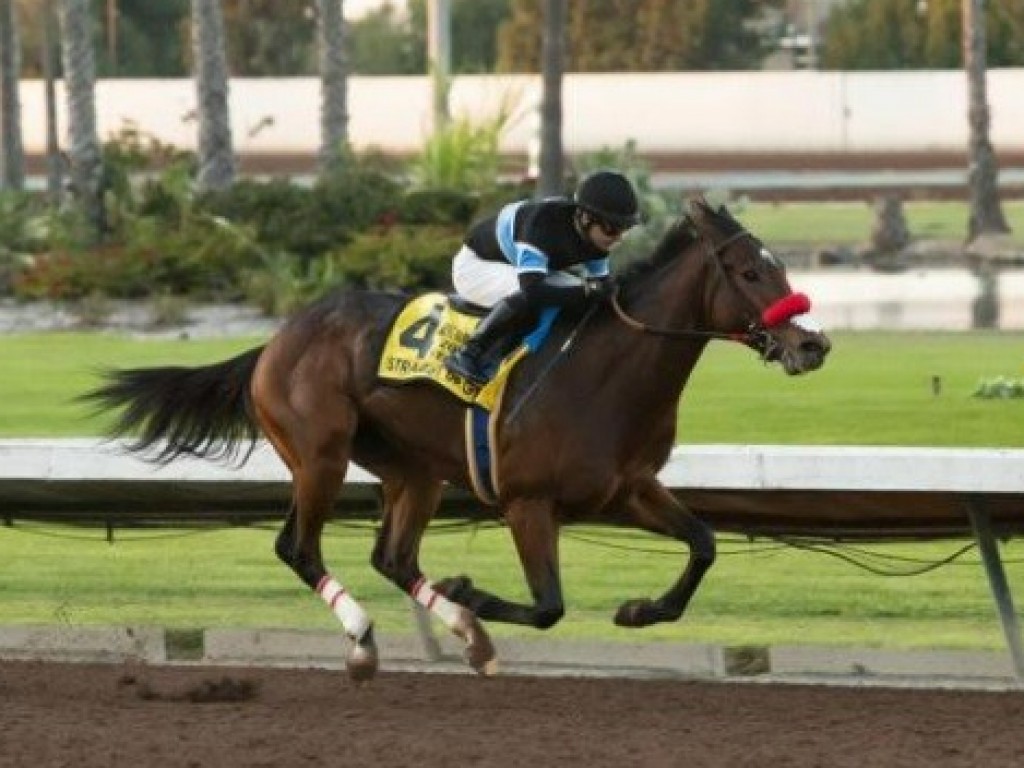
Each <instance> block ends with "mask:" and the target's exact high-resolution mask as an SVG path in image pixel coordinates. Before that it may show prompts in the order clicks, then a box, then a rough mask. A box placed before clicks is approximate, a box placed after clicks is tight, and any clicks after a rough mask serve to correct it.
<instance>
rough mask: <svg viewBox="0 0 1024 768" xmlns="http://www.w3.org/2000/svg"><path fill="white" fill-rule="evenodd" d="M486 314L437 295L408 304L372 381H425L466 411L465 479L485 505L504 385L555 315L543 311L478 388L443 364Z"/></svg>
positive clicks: (490, 499)
mask: <svg viewBox="0 0 1024 768" xmlns="http://www.w3.org/2000/svg"><path fill="white" fill-rule="evenodd" d="M486 313H487V310H486V309H485V308H483V307H480V306H478V305H476V304H472V303H470V302H467V301H465V300H463V299H460V298H458V297H456V296H446V295H444V294H442V293H428V294H424V295H423V296H418V297H416V298H414V299H412V300H411V301H409V303H408V304H406V305H405V307H404V308H403V309H402V311H401V312H399V314H398V317H396V318H395V321H394V323H393V324H392V326H391V330H390V331H389V332H388V336H387V339H386V341H385V343H384V350H383V352H382V353H381V356H380V362H379V364H378V366H377V376H378V378H380V379H383V380H385V381H391V382H396V383H403V382H412V381H430V382H433V383H434V384H437V385H438V386H440V387H442V388H443V389H445V390H447V391H448V392H450V393H451V394H453V395H455V397H457V398H459V400H461V401H462V402H464V403H465V404H466V405H467V406H468V407H467V410H466V423H465V430H466V454H467V456H466V461H467V464H468V467H469V475H470V478H471V479H472V481H473V489H474V491H475V492H476V494H477V496H478V497H479V498H480V499H481V500H482V501H483V502H484V503H486V504H494V503H495V499H496V497H497V492H496V489H497V487H498V482H497V467H496V466H495V465H494V463H492V462H491V450H490V446H491V444H492V443H493V441H494V438H495V435H496V425H497V416H498V415H499V414H500V412H501V398H502V394H503V392H504V389H505V384H506V382H507V381H508V376H509V374H510V373H511V371H512V369H513V368H514V367H515V366H516V364H517V363H518V362H519V361H520V360H522V359H523V358H524V357H525V356H526V355H527V354H529V353H530V352H531V351H535V350H537V349H539V348H540V346H541V344H542V343H543V342H544V340H545V339H546V338H547V336H548V334H549V333H550V330H551V325H552V324H553V323H554V320H555V317H556V316H557V314H558V313H557V310H556V309H550V310H544V312H543V313H542V314H541V318H540V321H539V323H538V325H537V328H536V329H534V330H533V331H532V332H531V333H530V334H528V335H527V336H526V338H524V339H523V341H522V343H519V344H516V345H515V347H514V349H512V351H511V352H510V353H509V354H507V355H506V356H505V358H504V359H503V360H502V362H501V364H500V365H499V367H498V371H497V373H495V375H494V377H493V378H492V379H491V380H490V381H489V382H487V384H485V385H484V386H483V387H479V386H477V385H475V384H472V383H471V382H468V381H466V380H465V379H463V378H462V377H461V376H457V375H455V374H453V373H451V372H450V371H449V370H448V369H447V368H445V367H444V364H443V361H444V359H445V358H446V357H447V356H448V355H449V354H451V353H452V352H454V351H455V350H456V349H458V348H459V347H460V346H461V345H462V344H463V343H464V342H465V341H466V339H468V338H469V336H470V334H472V332H473V329H474V328H475V327H476V324H477V323H478V322H480V319H481V318H482V317H483V316H484V315H486Z"/></svg>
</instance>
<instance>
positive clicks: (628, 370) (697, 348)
mask: <svg viewBox="0 0 1024 768" xmlns="http://www.w3.org/2000/svg"><path fill="white" fill-rule="evenodd" d="M702 263H703V262H702V260H700V259H696V258H690V259H686V260H685V261H684V260H683V257H680V258H679V259H677V260H676V261H674V262H672V263H671V264H669V265H667V266H666V267H665V268H663V269H660V270H658V271H657V272H654V273H652V274H649V275H645V276H644V279H643V282H641V283H640V284H638V285H632V286H628V287H627V289H626V294H625V296H624V298H623V303H624V309H625V311H626V312H627V314H628V315H629V316H630V317H632V318H633V319H635V320H637V321H639V322H641V323H643V325H644V326H646V327H647V328H648V329H649V330H647V331H642V330H639V329H637V328H635V327H631V326H630V325H628V324H626V323H625V322H623V321H621V320H620V319H618V318H616V317H614V316H613V314H612V313H609V321H608V325H607V327H606V328H604V329H602V330H603V333H602V335H604V336H605V338H604V339H603V340H601V343H600V345H599V346H600V347H602V349H601V350H600V351H601V353H602V354H603V355H604V356H605V359H607V360H609V361H611V363H612V364H611V365H610V366H609V369H608V371H607V373H608V375H613V376H617V377H622V378H623V379H624V380H625V381H628V382H629V383H630V385H629V389H630V391H631V392H632V393H633V398H631V399H633V400H634V401H635V402H637V403H639V404H640V405H641V407H644V408H648V409H650V408H651V407H654V406H657V405H660V404H664V405H665V406H666V407H672V408H674V407H675V403H676V402H677V401H678V399H679V395H680V393H681V392H682V389H683V387H685V386H686V382H687V380H688V379H689V376H690V374H691V372H692V371H693V369H694V367H695V366H696V364H697V361H698V360H699V359H700V355H701V353H702V352H703V351H704V347H705V346H706V344H707V338H706V337H701V336H699V335H694V336H693V337H691V338H687V337H678V336H675V337H673V336H672V334H671V333H664V334H662V333H659V332H658V331H659V330H663V331H668V332H680V331H682V332H685V331H703V330H707V324H706V323H707V320H706V311H705V310H706V305H707V297H706V295H705V286H706V284H707V280H708V278H709V277H710V276H708V275H707V274H705V273H704V271H703V269H704V268H703V266H702Z"/></svg>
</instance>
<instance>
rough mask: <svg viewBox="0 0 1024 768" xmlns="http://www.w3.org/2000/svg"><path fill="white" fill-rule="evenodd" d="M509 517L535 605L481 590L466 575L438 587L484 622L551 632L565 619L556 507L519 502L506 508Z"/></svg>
mask: <svg viewBox="0 0 1024 768" xmlns="http://www.w3.org/2000/svg"><path fill="white" fill-rule="evenodd" d="M505 519H506V521H507V522H508V525H509V528H510V530H511V532H512V539H513V541H514V542H515V546H516V551H517V552H518V553H519V561H520V563H521V564H522V566H523V574H524V575H525V576H526V583H527V584H528V585H529V587H530V594H531V595H532V596H533V600H534V604H533V605H523V604H521V603H514V602H512V601H510V600H505V599H504V598H501V597H498V596H496V595H493V594H491V593H490V592H486V591H484V590H482V589H478V588H477V587H476V586H474V584H473V582H472V581H471V580H470V579H469V578H468V577H466V576H459V577H456V578H452V579H445V580H444V581H442V582H439V583H438V585H437V587H438V589H439V590H441V591H442V592H444V594H446V595H447V596H448V597H450V598H451V599H452V600H454V601H455V602H457V603H459V604H461V605H464V606H466V607H467V608H469V609H470V610H472V611H473V612H474V613H475V614H476V615H477V616H479V617H480V618H481V619H484V620H486V621H501V622H505V623H508V624H525V625H526V626H530V627H536V628H537V629H548V628H549V627H552V626H554V625H555V624H556V623H557V622H558V620H559V619H561V618H562V616H563V615H565V604H564V603H563V600H562V582H561V576H560V574H559V565H558V524H557V522H556V520H555V509H554V504H553V503H552V502H550V501H545V500H541V499H521V500H516V501H513V502H512V503H511V504H509V506H508V507H507V509H506V510H505Z"/></svg>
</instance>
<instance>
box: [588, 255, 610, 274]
mask: <svg viewBox="0 0 1024 768" xmlns="http://www.w3.org/2000/svg"><path fill="white" fill-rule="evenodd" d="M583 266H584V267H585V268H586V270H587V274H588V275H590V276H591V277H608V275H609V274H610V273H611V260H610V259H609V258H608V257H607V256H605V257H604V258H601V259H591V260H590V261H585V262H583Z"/></svg>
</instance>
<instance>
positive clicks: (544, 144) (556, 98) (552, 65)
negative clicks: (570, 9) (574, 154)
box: [537, 0, 567, 197]
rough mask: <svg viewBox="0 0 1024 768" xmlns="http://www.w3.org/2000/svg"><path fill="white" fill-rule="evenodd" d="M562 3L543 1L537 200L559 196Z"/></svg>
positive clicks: (563, 9) (562, 160)
mask: <svg viewBox="0 0 1024 768" xmlns="http://www.w3.org/2000/svg"><path fill="white" fill-rule="evenodd" d="M566 15H567V9H566V0H544V32H543V40H542V53H541V71H542V72H543V83H544V85H543V96H542V100H541V106H540V178H539V179H538V184H537V194H538V195H539V196H540V197H548V196H550V195H558V194H561V193H562V181H563V175H564V152H563V149H562V73H563V72H564V70H565V29H566V25H565V19H566Z"/></svg>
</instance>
